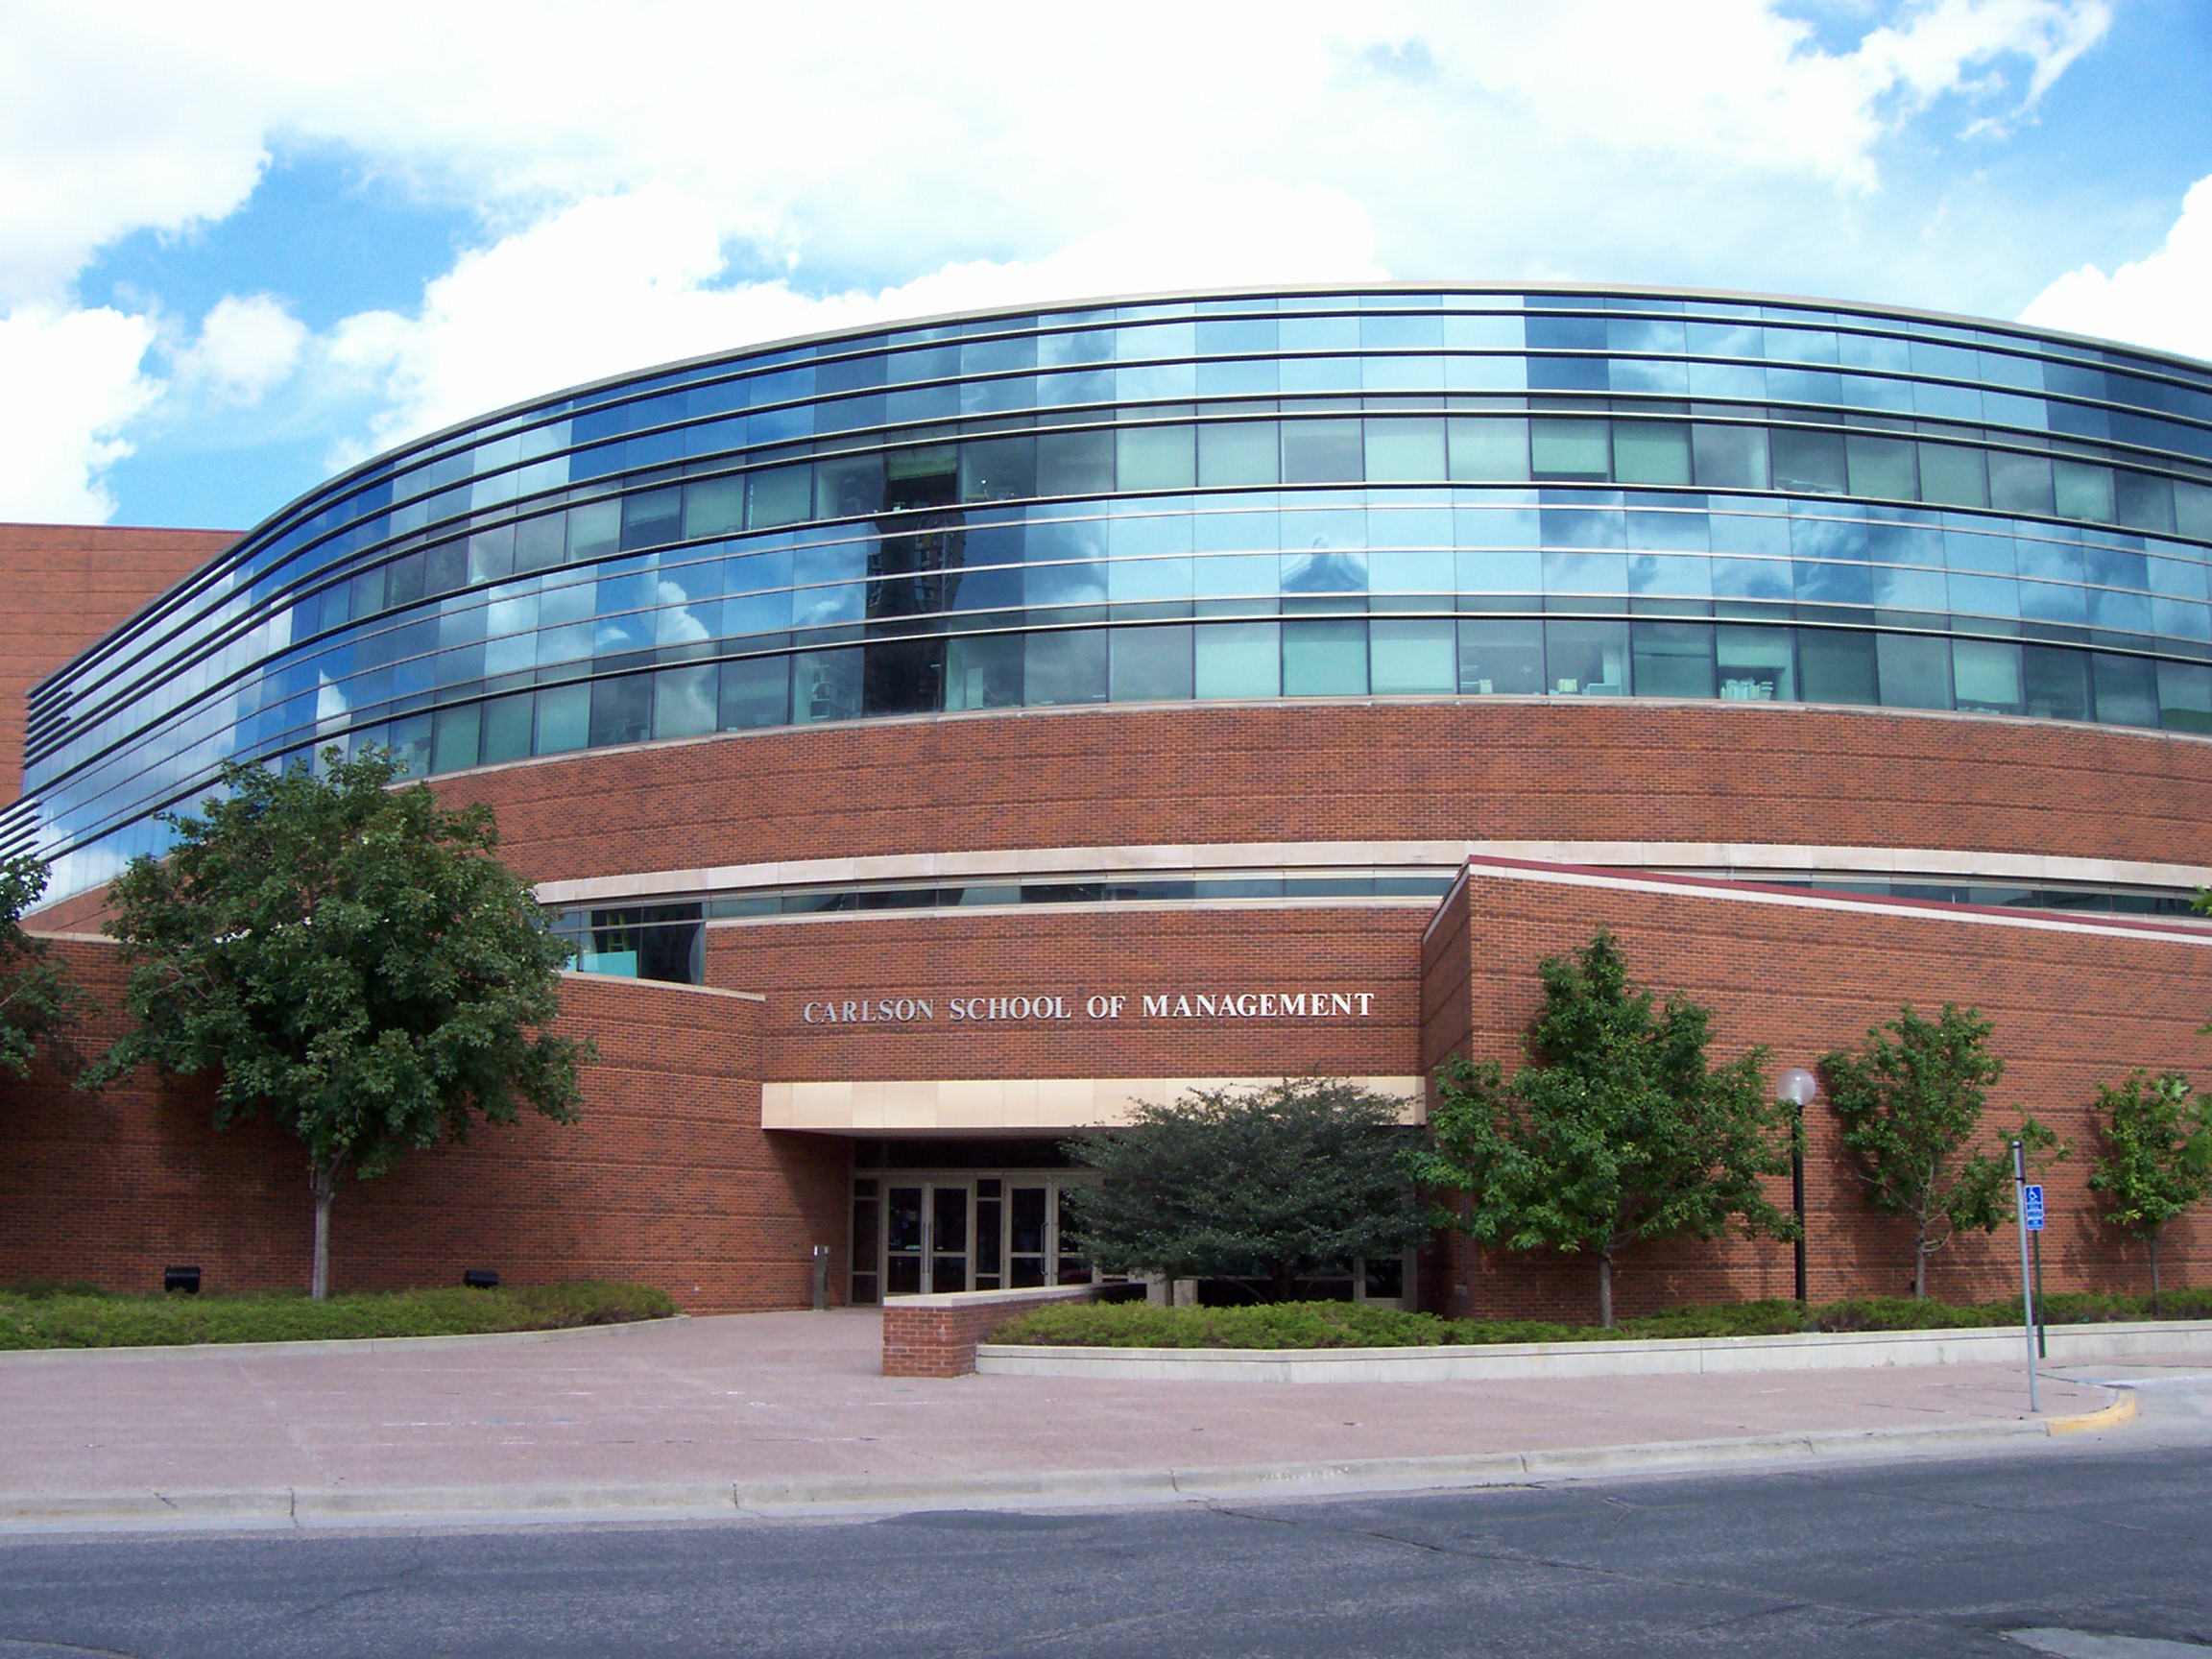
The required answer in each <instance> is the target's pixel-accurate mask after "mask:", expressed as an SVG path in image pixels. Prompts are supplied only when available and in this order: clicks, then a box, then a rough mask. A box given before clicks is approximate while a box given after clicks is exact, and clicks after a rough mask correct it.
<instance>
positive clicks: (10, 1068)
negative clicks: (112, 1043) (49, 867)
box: [0, 853, 84, 1077]
mask: <svg viewBox="0 0 2212 1659" xmlns="http://www.w3.org/2000/svg"><path fill="white" fill-rule="evenodd" d="M46 875H47V872H46V866H45V865H44V864H43V863H41V862H40V861H39V860H38V859H36V858H35V857H33V856H31V854H27V853H18V854H15V855H14V856H13V857H12V858H0V1071H5V1072H7V1073H8V1074H9V1075H11V1076H14V1077H28V1076H29V1075H30V1074H31V1060H32V1057H33V1056H34V1055H35V1054H36V1052H37V1050H38V1046H39V1045H40V1044H41V1043H48V1042H50V1040H51V1039H52V1038H54V1036H55V1035H56V1034H57V1033H58V1032H59V1031H60V1029H61V1028H62V1027H63V1026H64V1025H66V1024H67V1023H68V1022H69V1019H70V1016H71V1015H72V1014H73V1013H74V1012H75V1011H76V1010H77V1009H79V1008H80V1007H82V1006H83V1005H84V993H83V992H81V991H80V990H78V988H77V985H76V982H75V981H74V980H72V979H71V978H70V977H69V971H68V970H67V969H66V968H64V967H63V966H62V965H61V963H60V959H59V958H57V957H56V956H55V954H54V950H53V947H52V946H50V945H48V944H47V942H46V941H45V940H43V939H34V938H32V937H31V935H30V934H28V933H26V932H24V931H23V912H24V911H26V910H28V909H30V908H31V906H32V905H34V904H36V903H37V902H38V897H39V895H40V894H42V893H44V892H45V891H46ZM58 1052H59V1057H60V1058H61V1059H62V1060H63V1061H64V1062H65V1063H73V1062H74V1059H75V1056H74V1055H73V1054H71V1053H70V1052H69V1051H68V1049H67V1048H66V1047H63V1048H61V1049H60V1050H59V1051H58Z"/></svg>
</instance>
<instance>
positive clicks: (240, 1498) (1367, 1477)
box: [0, 1396, 2135, 1533]
mask: <svg viewBox="0 0 2212 1659" xmlns="http://www.w3.org/2000/svg"><path fill="white" fill-rule="evenodd" d="M2134 1415H2135V1403H2134V1401H2133V1400H2132V1399H2131V1398H2128V1397H2126V1396H2123V1397H2122V1398H2121V1399H2120V1400H2118V1401H2116V1402H2115V1403H2114V1404H2113V1405H2110V1406H2107V1407H2104V1408H2102V1409H2101V1410H2097V1411H2087V1412H2081V1413H2078V1414H2076V1415H2073V1416H2068V1417H2050V1418H2034V1417H2018V1418H2001V1419H1995V1420H1990V1421H1984V1422H1981V1423H1969V1424H1960V1425H1958V1426H1953V1427H1943V1428H1928V1429H1865V1430H1830V1431H1815V1432H1811V1433H1792V1434H1757V1435H1746V1436H1743V1437H1740V1438H1736V1439H1721V1440H1677V1441H1659V1442H1654V1443H1650V1444H1646V1445H1632V1446H1596V1447H1582V1448H1563V1449H1561V1450H1557V1451H1546V1452H1498V1453H1485V1454H1479V1455H1468V1456H1431V1457H1376V1458H1354V1459H1346V1460H1339V1461H1334V1462H1315V1463H1280V1464H1246V1465H1232V1466H1223V1467H1198V1468H1190V1469H1178V1468H1166V1469H1075V1470H1066V1471H1034V1472H1030V1471H1020V1472H1016V1471H1008V1472H1003V1473H998V1474H978V1475H969V1476H956V1477H952V1478H950V1479H869V1478H867V1477H865V1476H851V1477H838V1478H833V1479H813V1480H809V1479H792V1480H740V1481H733V1482H720V1481H715V1482H705V1481H701V1482H684V1483H661V1484H649V1485H618V1484H610V1485H599V1486H449V1487H413V1488H409V1487H386V1488H368V1489H357V1490H356V1489H345V1488H335V1489H333V1488H313V1487H276V1488H269V1489H264V1490H259V1491H233V1492H116V1493H30V1492H22V1493H0V1531H8V1532H18V1533H20V1532H26V1531H39V1532H67V1531H86V1530H100V1529H106V1528H132V1529H136V1528H147V1527H169V1526H190V1527H237V1528H268V1527H345V1526H373V1525H390V1524H394V1523H401V1522H418V1523H429V1524H434V1525H435V1524H445V1525H462V1524H492V1525H514V1524H520V1525H529V1524H532V1523H541V1522H543V1523H550V1522H561V1521H565V1522H575V1521H580V1520H637V1519H659V1520H666V1521H674V1520H708V1519H717V1518H733V1517H738V1518H750V1519H757V1520H766V1519H792V1520H795V1519H805V1518H810V1517H834V1516H841V1515H850V1516H861V1515H882V1514H899V1513H906V1512H912V1511H915V1510H929V1509H1062V1508H1086V1507H1120V1506H1136V1505H1146V1504H1159V1503H1219V1502H1231V1501H1238V1502H1273V1501H1283V1500H1290V1499H1297V1498H1307V1497H1312V1498H1348V1497H1357V1496H1360V1495H1363V1494H1370V1493H1400V1492H1422V1491H1451V1490H1476V1489H1480V1488H1484V1487H1497V1486H1531V1485H1544V1484H1549V1483H1552V1482H1558V1481H1572V1480H1584V1479H1604V1478H1607V1477H1614V1476H1626V1475H1638V1474H1663V1473H1673V1474H1680V1473H1691V1472H1696V1471H1700V1470H1707V1469H1722V1468H1727V1469H1733V1468H1755V1467H1759V1466H1762V1465H1777V1464H1790V1463H1802V1462H1831V1461H1837V1460H1850V1459H1856V1458H1878V1457H1883V1456H1907V1455H1913V1454H1916V1453H1924V1452H1925V1453H1943V1452H1965V1451H1975V1450H1983V1449H1988V1448H1995V1447H2003V1446H2010V1445H2018V1444H2020V1443H2022V1442H2024V1441H2037V1440H2047V1439H2051V1438H2054V1437H2056V1436H2059V1435H2067V1434H2077V1433H2083V1432H2090V1431H2098V1430H2103V1429H2108V1428H2113V1427H2116V1426H2117V1425H2119V1424H2122V1423H2125V1422H2127V1421H2128V1419H2129V1418H2131V1417H2133V1416H2134Z"/></svg>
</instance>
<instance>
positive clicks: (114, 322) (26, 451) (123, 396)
mask: <svg viewBox="0 0 2212 1659" xmlns="http://www.w3.org/2000/svg"><path fill="white" fill-rule="evenodd" d="M153 341H154V328H153V325H152V324H150V323H149V322H147V321H146V319H144V318H142V317H127V316H125V315H124V314H123V313H121V312H119V311H111V310H108V309H105V308H103V309H100V310H96V311H63V310H58V309H55V308H52V307H46V306H22V307H19V308H17V309H16V310H15V311H14V312H12V314H10V315H9V316H8V317H7V318H5V319H4V320H0V386H4V387H6V388H7V389H8V395H7V396H6V397H0V518H19V519H33V520H61V521H65V522H91V523H101V522H105V521H106V519H107V518H108V516H109V515H111V514H112V513H113V512H114V511H115V503H114V501H113V500H112V499H111V498H110V497H109V495H108V492H107V491H106V490H105V489H103V488H102V487H101V485H100V483H99V482H98V478H99V474H100V472H101V470H102V469H105V468H107V467H109V466H112V465H113V464H114V463H115V462H116V461H118V460H120V459H121V458H122V457H123V456H125V455H127V454H129V453H130V450H131V445H129V444H128V443H126V442H125V441H124V440H123V439H122V438H121V437H120V436H119V435H118V434H119V433H120V431H121V429H122V428H123V427H124V425H125V424H126V423H127V422H128V421H130V420H131V418H132V416H134V415H136V414H138V413H139V412H140V411H141V410H143V409H145V408H146V407H147V405H148V404H150V403H151V402H152V401H153V400H154V398H155V397H156V390H157V389H156V386H155V385H154V384H153V383H152V382H151V381H149V380H147V379H145V378H144V377H142V376H141V375H140V373H139V364H140V362H141V361H142V360H143V359H144V357H145V355H146V349H147V348H148V347H149V346H151V345H152V344H153Z"/></svg>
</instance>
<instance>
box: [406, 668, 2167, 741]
mask: <svg viewBox="0 0 2212 1659" xmlns="http://www.w3.org/2000/svg"><path fill="white" fill-rule="evenodd" d="M2089 680H2090V684H2091V685H2094V686H2095V687H2096V692H2097V695H2096V709H2097V718H2098V720H2099V721H2100V722H2101V723H2102V724H2104V725H2106V726H2155V725H2157V724H2158V676H2157V671H2156V666H2155V665H2154V664H2153V663H2152V661H2151V660H2150V659H2149V658H2146V657H2121V656H2117V655H2115V654H2113V653H2112V652H2109V651H2092V652H2091V653H2090V654H2089ZM393 725H394V728H395V730H397V725H398V722H397V721H395V722H393Z"/></svg>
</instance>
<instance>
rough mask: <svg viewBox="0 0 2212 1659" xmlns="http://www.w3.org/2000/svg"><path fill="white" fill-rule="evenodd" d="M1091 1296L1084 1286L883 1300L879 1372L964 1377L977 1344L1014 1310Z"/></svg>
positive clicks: (1087, 1287)
mask: <svg viewBox="0 0 2212 1659" xmlns="http://www.w3.org/2000/svg"><path fill="white" fill-rule="evenodd" d="M1093 1294H1094V1291H1093V1288H1092V1287H1091V1286H1087V1285H1086V1286H1055V1287H1053V1288H1050V1289H1045V1290H1030V1291H1021V1290H986V1291H979V1292H974V1291H972V1292H969V1293H967V1294H964V1295H957V1296H917V1297H913V1298H911V1299H907V1298H901V1299H898V1300H896V1301H891V1302H886V1303H885V1304H884V1305H883V1375H884V1376H886V1377H965V1376H967V1375H968V1374H969V1373H970V1372H971V1371H973V1370H974V1369H975V1348H976V1345H977V1344H978V1343H980V1342H981V1341H983V1339H984V1338H985V1337H987V1336H989V1335H990V1334H991V1333H992V1332H994V1331H996V1330H998V1327H999V1326H1001V1325H1003V1324H1005V1323H1006V1321H1007V1320H1009V1319H1011V1318H1013V1317H1014V1316H1015V1315H1016V1314H1017V1313H1021V1312H1023V1311H1025V1310H1028V1309H1031V1308H1041V1307H1043V1306H1045V1305H1046V1304H1047V1303H1052V1302H1088V1301H1089V1300H1090V1299H1091V1297H1092V1295H1093Z"/></svg>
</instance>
